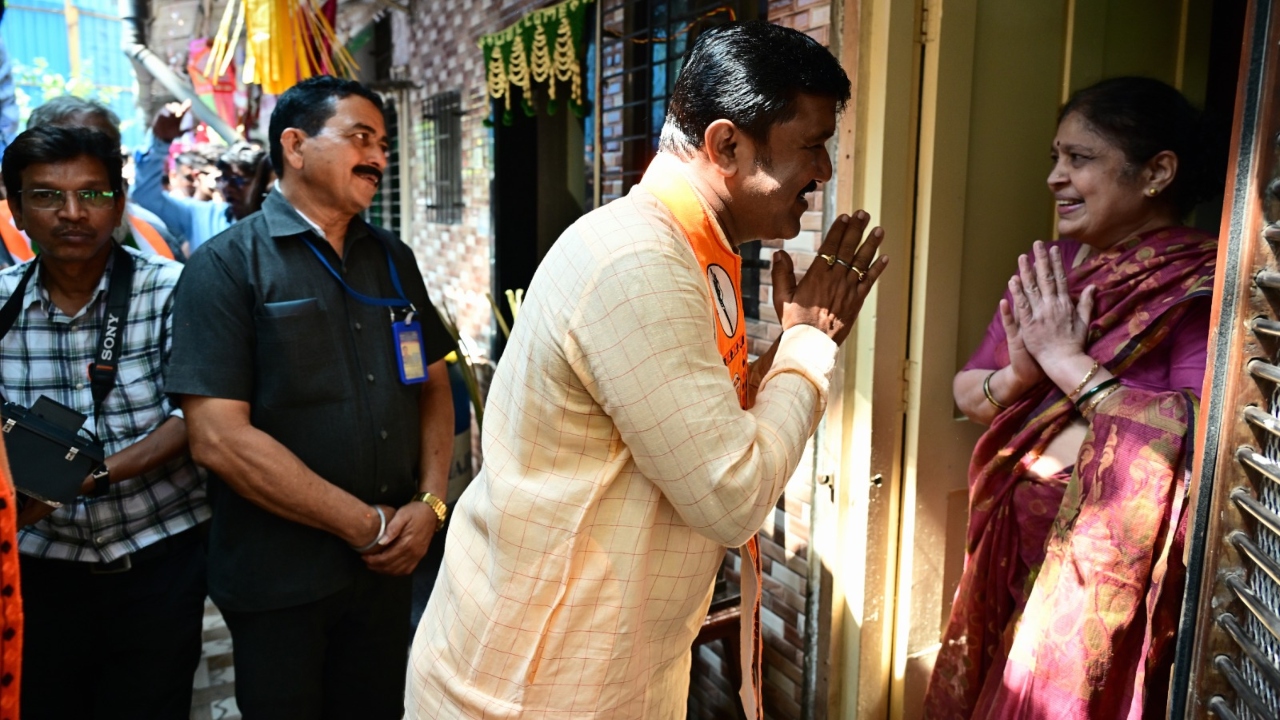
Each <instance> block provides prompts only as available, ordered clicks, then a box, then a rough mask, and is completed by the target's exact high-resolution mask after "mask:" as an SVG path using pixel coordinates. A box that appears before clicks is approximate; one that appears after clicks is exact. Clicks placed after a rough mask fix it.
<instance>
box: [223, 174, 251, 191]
mask: <svg viewBox="0 0 1280 720" xmlns="http://www.w3.org/2000/svg"><path fill="white" fill-rule="evenodd" d="M216 182H218V183H226V184H227V185H234V186H235V187H238V188H242V187H244V186H245V185H248V184H249V178H247V177H243V176H241V175H231V174H228V173H225V172H224V173H222V174H221V175H219V176H218V179H217V181H216Z"/></svg>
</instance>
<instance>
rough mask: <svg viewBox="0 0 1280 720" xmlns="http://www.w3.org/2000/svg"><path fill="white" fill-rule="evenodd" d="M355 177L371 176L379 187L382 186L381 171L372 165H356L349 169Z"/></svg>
mask: <svg viewBox="0 0 1280 720" xmlns="http://www.w3.org/2000/svg"><path fill="white" fill-rule="evenodd" d="M351 172H353V173H355V174H357V175H372V176H373V178H374V180H376V181H377V182H378V184H379V185H381V184H382V171H381V170H379V169H378V168H376V167H374V166H372V165H357V166H355V167H354V168H352V169H351Z"/></svg>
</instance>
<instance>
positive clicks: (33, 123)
mask: <svg viewBox="0 0 1280 720" xmlns="http://www.w3.org/2000/svg"><path fill="white" fill-rule="evenodd" d="M78 115H88V116H90V117H95V118H98V119H99V120H100V121H101V128H102V130H103V132H114V133H115V142H116V144H117V145H119V144H120V116H119V115H116V114H115V112H114V111H112V110H111V108H109V107H107V106H106V105H103V104H102V103H100V102H98V101H97V100H90V99H88V98H82V97H76V96H75V95H59V96H57V97H55V98H53V99H51V100H49V101H48V102H46V103H44V104H43V105H41V106H40V107H38V108H36V109H35V110H32V111H31V116H30V117H28V118H27V127H28V128H33V127H40V126H42V125H64V126H65V125H69V124H71V120H72V118H76V116H78ZM107 128H110V130H108V129H107Z"/></svg>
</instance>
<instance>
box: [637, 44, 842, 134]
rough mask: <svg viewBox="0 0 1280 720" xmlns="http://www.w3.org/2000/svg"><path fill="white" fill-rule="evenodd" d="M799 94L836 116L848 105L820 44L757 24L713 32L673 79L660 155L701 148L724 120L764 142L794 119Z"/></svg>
mask: <svg viewBox="0 0 1280 720" xmlns="http://www.w3.org/2000/svg"><path fill="white" fill-rule="evenodd" d="M801 93H803V94H806V95H816V96H818V97H824V98H831V99H833V100H835V101H836V109H837V111H840V110H843V109H844V106H845V103H847V102H848V101H849V96H850V84H849V77H848V76H847V75H846V74H845V72H844V69H843V68H841V67H840V63H839V62H838V61H836V59H835V57H833V56H832V55H831V52H830V51H828V50H827V49H826V48H824V47H823V46H822V45H820V44H819V43H818V41H816V40H814V39H813V38H811V37H809V36H808V35H805V34H804V33H802V32H800V31H798V30H793V29H791V28H785V27H782V26H780V25H774V24H772V23H768V22H764V21H761V20H752V21H748V22H735V23H726V24H724V25H719V26H716V27H713V28H711V29H709V30H707V31H706V32H704V33H702V34H701V35H700V36H698V39H697V41H696V42H694V44H693V49H692V50H690V51H689V55H688V56H687V57H686V59H685V63H684V68H683V69H682V70H681V71H680V77H678V78H677V79H676V85H675V89H674V90H673V91H672V94H671V103H670V104H669V105H668V106H667V120H666V125H665V126H664V127H663V129H662V140H661V143H660V148H661V149H662V150H666V151H669V152H680V151H682V150H683V151H689V150H696V149H699V148H701V147H702V143H703V136H704V135H705V133H706V131H707V127H708V126H709V125H711V123H713V122H715V121H716V120H721V119H724V120H729V121H730V122H732V123H733V124H734V125H736V126H738V128H740V129H741V130H742V131H743V132H745V133H746V134H747V135H748V136H749V137H750V138H752V139H753V140H755V141H756V142H759V143H767V142H768V140H769V130H770V129H772V127H773V126H774V125H777V124H778V123H783V122H786V121H788V120H790V119H792V118H793V117H795V114H796V105H795V99H796V96H797V95H800V94H801Z"/></svg>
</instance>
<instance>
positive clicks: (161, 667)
mask: <svg viewBox="0 0 1280 720" xmlns="http://www.w3.org/2000/svg"><path fill="white" fill-rule="evenodd" d="M161 543H162V545H158V546H157V547H156V548H152V549H150V550H148V549H146V548H144V549H143V550H142V551H140V552H139V554H138V555H137V557H141V558H143V559H141V560H139V561H138V562H137V563H135V564H133V566H132V568H131V569H129V570H127V571H124V572H120V573H115V574H94V573H92V572H90V570H89V564H88V563H73V562H67V561H63V560H40V559H37V558H31V557H27V556H25V555H24V556H22V557H21V561H20V562H21V571H22V606H23V614H24V615H25V621H24V625H23V631H24V633H25V634H24V637H23V648H22V712H21V716H22V718H23V720H46V719H48V720H66V719H67V718H77V720H79V719H81V718H83V719H85V720H107V719H112V720H114V719H115V718H120V719H121V720H151V719H154V720H169V719H172V720H187V719H188V718H190V717H191V684H192V679H193V677H194V675H195V671H196V665H197V664H199V662H200V648H201V636H202V633H203V628H204V623H203V618H204V600H205V544H204V540H203V536H202V529H200V528H196V529H192V530H187V531H186V532H183V533H180V534H178V535H176V536H174V537H172V538H169V539H167V540H164V541H161Z"/></svg>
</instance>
